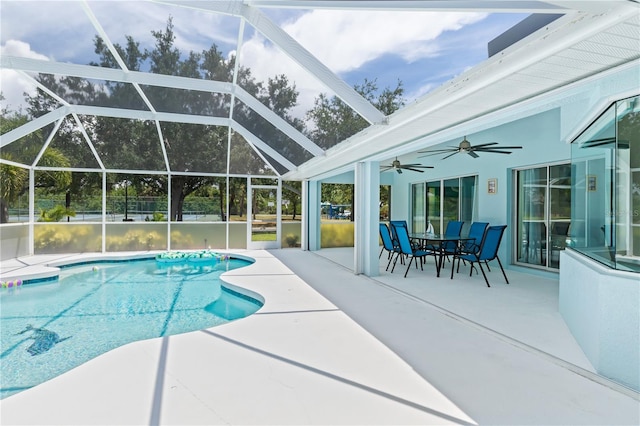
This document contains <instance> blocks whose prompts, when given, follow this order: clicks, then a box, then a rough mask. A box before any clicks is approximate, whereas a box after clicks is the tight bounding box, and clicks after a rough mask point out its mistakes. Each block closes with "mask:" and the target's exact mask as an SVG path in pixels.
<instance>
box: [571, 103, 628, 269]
mask: <svg viewBox="0 0 640 426" xmlns="http://www.w3.org/2000/svg"><path fill="white" fill-rule="evenodd" d="M639 99H640V97H637V96H636V97H633V98H629V99H624V100H621V101H619V102H616V103H615V104H613V105H611V106H610V107H609V108H608V109H607V110H606V111H605V112H604V113H603V114H601V115H600V116H599V117H598V118H597V119H596V120H595V121H594V122H593V123H592V124H591V125H590V126H589V127H588V128H587V129H586V130H585V131H584V132H583V133H582V134H581V135H580V136H578V137H577V138H576V139H575V140H574V141H573V143H572V148H571V173H572V180H571V182H572V185H571V194H572V209H571V223H572V225H571V229H570V235H569V236H570V244H571V245H572V246H573V247H574V248H575V249H576V250H577V251H579V252H581V253H583V254H584V255H586V256H589V257H591V258H592V259H595V260H597V261H599V262H601V263H603V264H605V265H608V266H610V267H612V268H616V269H622V270H627V271H640V189H639V188H640V153H639V151H640V102H639Z"/></svg>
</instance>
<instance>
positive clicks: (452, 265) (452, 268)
mask: <svg viewBox="0 0 640 426" xmlns="http://www.w3.org/2000/svg"><path fill="white" fill-rule="evenodd" d="M455 268H456V258H455V257H454V258H453V262H452V263H451V279H453V270H454V269H455ZM458 270H460V259H458Z"/></svg>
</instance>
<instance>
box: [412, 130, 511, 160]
mask: <svg viewBox="0 0 640 426" xmlns="http://www.w3.org/2000/svg"><path fill="white" fill-rule="evenodd" d="M494 145H498V142H489V143H481V144H479V145H471V142H469V141H468V140H467V137H466V136H465V137H464V139H462V141H461V142H460V145H458V146H450V147H449V148H445V149H433V150H424V151H418V152H419V153H428V154H427V155H422V156H421V157H429V156H431V155H439V154H446V153H448V152H450V153H451V154H449V155H446V156H444V157H442V159H443V160H444V159H445V158H449V157H451V156H452V155H455V154H458V153H460V152H466V153H467V154H469V155H470V156H472V157H473V158H478V157H479V155H478V154H477V153H478V152H491V153H494V154H511V151H505V150H511V149H521V148H522V147H521V146H494Z"/></svg>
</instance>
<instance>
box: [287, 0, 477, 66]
mask: <svg viewBox="0 0 640 426" xmlns="http://www.w3.org/2000/svg"><path fill="white" fill-rule="evenodd" d="M486 16H487V15H486V14H481V13H435V12H415V11H411V12H408V11H407V12H381V11H327V10H316V11H313V12H311V13H308V14H305V15H303V16H302V17H301V18H300V19H298V20H297V21H296V22H294V23H291V24H289V25H286V26H284V30H285V31H287V32H288V33H289V34H290V35H291V36H292V37H293V38H295V39H296V40H298V42H299V43H300V44H301V45H303V46H304V47H305V48H306V49H308V50H309V51H310V52H311V53H312V54H314V55H315V56H316V57H318V58H319V59H320V60H321V61H323V62H324V63H325V64H326V65H327V66H328V67H329V68H330V69H332V70H333V71H334V72H336V73H342V72H348V71H351V70H354V69H357V68H360V67H361V66H362V65H363V64H365V63H366V62H368V61H371V60H374V59H376V58H379V57H381V56H383V55H386V54H395V55H397V56H399V57H401V58H402V59H403V60H404V61H405V62H407V63H411V62H414V61H415V60H417V59H420V58H424V57H428V56H432V55H435V54H437V43H436V40H437V38H438V37H439V36H440V35H442V33H444V32H445V31H456V30H459V29H460V28H462V27H463V26H465V25H469V24H472V23H475V22H477V21H480V20H482V19H484V17H486Z"/></svg>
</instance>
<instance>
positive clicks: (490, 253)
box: [478, 225, 507, 260]
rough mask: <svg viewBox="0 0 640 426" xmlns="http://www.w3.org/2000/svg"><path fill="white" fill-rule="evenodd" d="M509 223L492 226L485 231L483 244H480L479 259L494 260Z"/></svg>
mask: <svg viewBox="0 0 640 426" xmlns="http://www.w3.org/2000/svg"><path fill="white" fill-rule="evenodd" d="M506 228H507V225H499V226H490V227H488V228H487V232H485V233H484V238H483V239H482V244H481V245H480V253H479V254H478V258H479V260H493V259H495V258H496V256H497V255H498V248H499V247H500V241H501V240H502V235H503V234H504V230H505V229H506Z"/></svg>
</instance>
